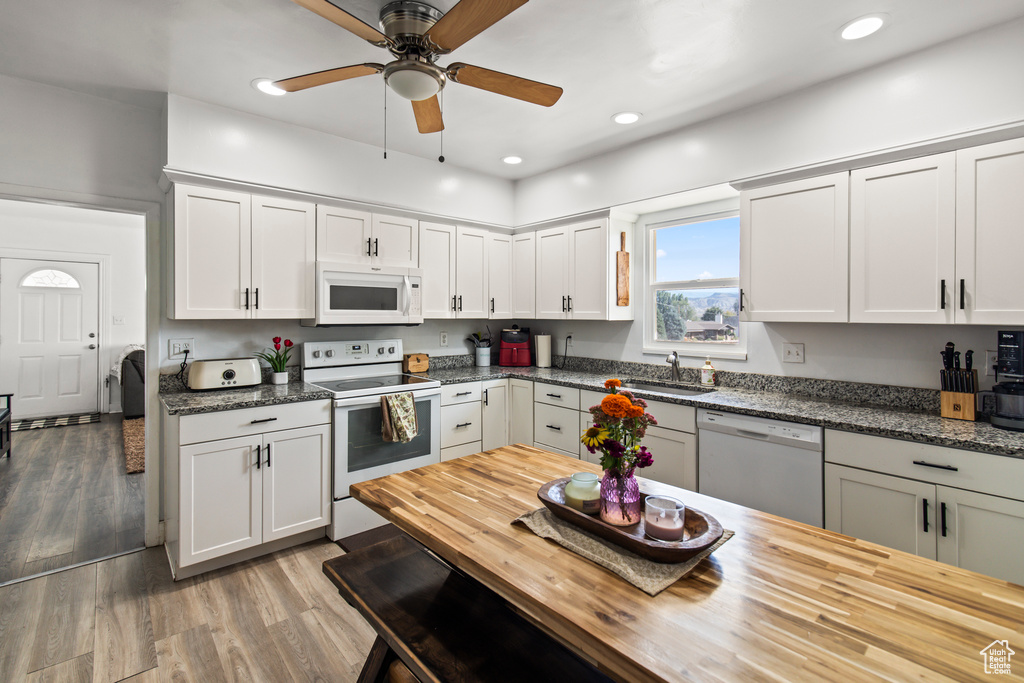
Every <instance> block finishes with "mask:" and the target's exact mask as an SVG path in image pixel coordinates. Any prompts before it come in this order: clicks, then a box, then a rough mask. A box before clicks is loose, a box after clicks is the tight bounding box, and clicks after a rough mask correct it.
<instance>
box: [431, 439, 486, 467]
mask: <svg viewBox="0 0 1024 683" xmlns="http://www.w3.org/2000/svg"><path fill="white" fill-rule="evenodd" d="M481 450H483V449H482V445H481V443H480V442H479V441H470V442H469V443H464V444H462V445H461V446H451V447H449V448H442V449H441V462H446V461H448V460H454V459H455V458H463V457H465V456H467V455H473V454H474V453H479V452H480V451H481Z"/></svg>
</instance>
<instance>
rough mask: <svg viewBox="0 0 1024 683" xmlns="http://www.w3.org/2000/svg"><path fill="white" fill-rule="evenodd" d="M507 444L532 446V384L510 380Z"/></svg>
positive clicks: (521, 380) (520, 380)
mask: <svg viewBox="0 0 1024 683" xmlns="http://www.w3.org/2000/svg"><path fill="white" fill-rule="evenodd" d="M509 391H510V392H511V399H510V403H511V406H510V408H511V410H510V413H511V416H510V418H509V430H508V431H509V434H508V441H509V443H523V444H526V445H527V446H532V445H533V382H528V381H527V380H525V379H510V380H509Z"/></svg>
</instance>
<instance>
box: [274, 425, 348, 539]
mask: <svg viewBox="0 0 1024 683" xmlns="http://www.w3.org/2000/svg"><path fill="white" fill-rule="evenodd" d="M262 457H263V467H262V471H263V542H264V543H267V542H268V541H273V540H276V539H278V538H285V537H286V536H293V535H294V534H298V533H301V532H303V531H309V530H310V529H316V528H317V527H322V526H327V525H328V524H330V522H331V517H330V514H331V427H330V425H318V426H316V427H305V428H302V429H287V430H285V431H282V432H273V433H271V434H267V435H265V437H264V442H263V454H262Z"/></svg>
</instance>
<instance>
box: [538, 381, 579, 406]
mask: <svg viewBox="0 0 1024 683" xmlns="http://www.w3.org/2000/svg"><path fill="white" fill-rule="evenodd" d="M533 400H534V401H540V402H541V403H548V404H550V405H553V406H564V407H566V408H572V409H573V410H579V409H580V390H579V389H573V388H572V387H563V386H559V385H557V384H543V383H541V382H535V383H534V385H533Z"/></svg>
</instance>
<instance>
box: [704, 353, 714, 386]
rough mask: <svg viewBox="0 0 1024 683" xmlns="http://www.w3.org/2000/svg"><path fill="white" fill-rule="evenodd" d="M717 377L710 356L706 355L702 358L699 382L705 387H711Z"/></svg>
mask: <svg viewBox="0 0 1024 683" xmlns="http://www.w3.org/2000/svg"><path fill="white" fill-rule="evenodd" d="M717 377H718V375H717V373H716V372H715V366H714V365H712V364H711V356H707V358H706V359H705V360H704V367H702V368H701V369H700V383H701V384H702V385H703V386H706V387H713V386H715V379H717Z"/></svg>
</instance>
